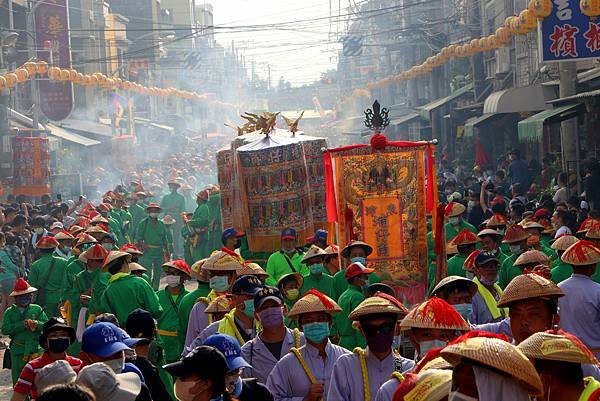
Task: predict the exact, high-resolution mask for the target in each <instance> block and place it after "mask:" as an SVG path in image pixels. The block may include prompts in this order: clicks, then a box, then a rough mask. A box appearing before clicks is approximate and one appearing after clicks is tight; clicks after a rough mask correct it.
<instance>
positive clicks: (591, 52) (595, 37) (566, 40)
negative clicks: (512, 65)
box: [539, 0, 600, 62]
mask: <svg viewBox="0 0 600 401" xmlns="http://www.w3.org/2000/svg"><path fill="white" fill-rule="evenodd" d="M552 6H553V7H552V13H551V14H550V15H549V16H548V17H547V18H545V19H544V20H543V21H542V22H541V24H540V25H541V27H540V29H539V34H540V38H539V44H540V47H541V49H540V55H541V61H542V62H549V61H567V60H581V59H590V58H597V57H600V19H591V18H590V17H588V16H586V15H584V14H583V13H582V12H581V9H580V7H579V0H552Z"/></svg>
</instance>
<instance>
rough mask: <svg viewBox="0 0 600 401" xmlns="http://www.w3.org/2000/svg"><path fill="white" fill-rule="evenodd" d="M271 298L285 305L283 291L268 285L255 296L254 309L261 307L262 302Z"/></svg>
mask: <svg viewBox="0 0 600 401" xmlns="http://www.w3.org/2000/svg"><path fill="white" fill-rule="evenodd" d="M270 299H272V300H273V301H276V302H278V303H279V305H283V296H282V295H281V291H279V289H278V288H276V287H270V286H268V285H266V286H264V287H263V288H261V289H260V291H258V292H257V293H256V295H255V296H254V309H259V308H260V307H261V306H262V304H264V303H265V302H267V301H268V300H270Z"/></svg>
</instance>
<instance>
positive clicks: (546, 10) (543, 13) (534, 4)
mask: <svg viewBox="0 0 600 401" xmlns="http://www.w3.org/2000/svg"><path fill="white" fill-rule="evenodd" d="M580 6H581V4H580ZM527 9H528V10H529V11H531V12H532V13H533V15H534V16H535V17H536V18H537V19H544V18H546V17H548V16H549V15H550V14H552V0H530V1H529V4H528V6H527Z"/></svg>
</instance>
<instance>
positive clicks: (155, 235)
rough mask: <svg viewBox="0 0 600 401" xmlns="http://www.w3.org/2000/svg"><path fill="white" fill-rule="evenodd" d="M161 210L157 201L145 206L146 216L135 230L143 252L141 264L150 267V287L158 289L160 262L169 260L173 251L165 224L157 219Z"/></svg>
mask: <svg viewBox="0 0 600 401" xmlns="http://www.w3.org/2000/svg"><path fill="white" fill-rule="evenodd" d="M161 211H162V209H161V207H160V206H159V205H158V204H157V203H150V204H149V205H148V207H147V208H146V212H147V213H148V217H146V218H144V219H143V220H142V221H141V222H140V224H139V225H138V227H137V229H136V232H135V240H136V242H137V243H138V244H139V246H138V248H139V249H140V250H142V252H144V256H143V257H142V258H141V264H142V265H143V266H145V267H147V268H148V269H150V273H151V274H150V277H151V279H152V288H153V289H154V290H155V291H156V290H158V284H159V283H160V276H161V273H162V264H163V263H164V262H166V261H167V260H169V258H170V255H171V252H172V251H173V237H172V236H171V232H170V231H169V230H168V229H167V226H166V225H165V224H164V223H163V222H162V221H160V220H159V219H158V215H159V214H160V212H161Z"/></svg>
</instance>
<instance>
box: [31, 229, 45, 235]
mask: <svg viewBox="0 0 600 401" xmlns="http://www.w3.org/2000/svg"><path fill="white" fill-rule="evenodd" d="M33 231H34V232H35V233H36V234H37V235H42V234H43V233H44V229H43V228H34V229H33Z"/></svg>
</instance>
